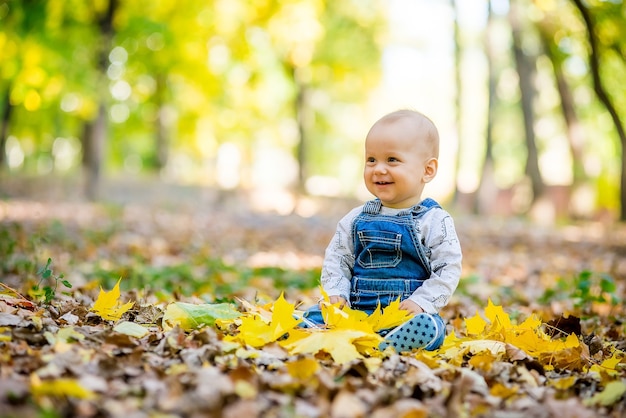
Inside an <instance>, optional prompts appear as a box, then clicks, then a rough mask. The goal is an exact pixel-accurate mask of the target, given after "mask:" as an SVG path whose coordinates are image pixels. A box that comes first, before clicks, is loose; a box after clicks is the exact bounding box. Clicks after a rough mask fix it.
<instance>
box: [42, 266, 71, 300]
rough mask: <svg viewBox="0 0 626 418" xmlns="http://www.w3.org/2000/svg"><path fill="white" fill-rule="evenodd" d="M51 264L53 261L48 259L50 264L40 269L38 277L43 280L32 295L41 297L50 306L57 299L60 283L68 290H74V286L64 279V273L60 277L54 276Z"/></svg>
mask: <svg viewBox="0 0 626 418" xmlns="http://www.w3.org/2000/svg"><path fill="white" fill-rule="evenodd" d="M51 264H52V259H51V258H48V262H47V263H46V265H45V266H43V267H42V268H41V269H39V271H37V275H38V276H40V277H41V279H40V280H39V282H38V283H37V284H36V285H35V286H33V289H32V290H33V291H32V295H34V296H39V297H41V298H42V299H43V302H44V303H45V304H50V302H52V300H53V299H54V298H55V296H56V291H57V288H58V286H59V283H61V284H62V285H63V286H65V287H67V288H68V289H71V288H72V284H71V283H70V282H69V281H68V280H66V279H64V277H65V276H64V275H63V273H61V274H58V275H57V274H54V272H53V271H52V269H51V268H50V266H51ZM45 283H51V284H45ZM42 284H43V287H42Z"/></svg>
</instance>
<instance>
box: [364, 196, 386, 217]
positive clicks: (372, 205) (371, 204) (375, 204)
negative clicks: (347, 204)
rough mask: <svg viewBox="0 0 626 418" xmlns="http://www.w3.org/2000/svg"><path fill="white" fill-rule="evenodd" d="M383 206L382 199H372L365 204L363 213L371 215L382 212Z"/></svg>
mask: <svg viewBox="0 0 626 418" xmlns="http://www.w3.org/2000/svg"><path fill="white" fill-rule="evenodd" d="M382 207H383V204H382V203H380V199H374V200H370V201H368V202H365V204H364V205H363V213H368V214H370V215H376V214H379V213H380V209H381V208H382Z"/></svg>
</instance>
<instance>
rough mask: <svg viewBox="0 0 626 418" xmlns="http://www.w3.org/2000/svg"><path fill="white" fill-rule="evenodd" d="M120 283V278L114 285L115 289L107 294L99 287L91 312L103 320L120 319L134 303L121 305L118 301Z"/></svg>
mask: <svg viewBox="0 0 626 418" xmlns="http://www.w3.org/2000/svg"><path fill="white" fill-rule="evenodd" d="M120 281H122V278H121V277H120V279H119V280H118V281H117V283H116V284H115V287H113V289H112V290H111V291H109V292H106V291H105V290H103V289H102V286H100V293H99V294H98V298H97V299H96V302H95V303H94V304H93V307H92V308H91V310H92V311H93V312H95V313H96V314H98V315H99V316H100V317H101V318H103V319H107V320H111V321H117V320H118V319H120V318H121V317H122V315H123V314H124V312H126V311H128V310H129V309H130V308H132V307H133V304H134V302H132V301H131V302H127V303H125V304H123V305H122V304H121V302H120V300H119V299H120Z"/></svg>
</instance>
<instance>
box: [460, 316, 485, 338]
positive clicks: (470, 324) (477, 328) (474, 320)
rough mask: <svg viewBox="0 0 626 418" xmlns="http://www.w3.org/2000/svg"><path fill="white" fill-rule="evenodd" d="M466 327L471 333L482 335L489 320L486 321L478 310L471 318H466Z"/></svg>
mask: <svg viewBox="0 0 626 418" xmlns="http://www.w3.org/2000/svg"><path fill="white" fill-rule="evenodd" d="M464 322H465V329H466V330H467V333H468V334H469V335H480V334H482V333H483V331H485V328H486V327H487V321H485V320H484V319H483V318H482V317H481V316H480V315H479V314H478V312H476V315H474V316H473V317H471V318H467V319H465V321H464Z"/></svg>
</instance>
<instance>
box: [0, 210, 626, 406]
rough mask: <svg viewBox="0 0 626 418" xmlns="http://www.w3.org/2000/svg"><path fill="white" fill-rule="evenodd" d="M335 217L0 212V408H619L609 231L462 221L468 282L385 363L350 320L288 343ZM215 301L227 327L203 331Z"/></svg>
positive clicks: (616, 280)
mask: <svg viewBox="0 0 626 418" xmlns="http://www.w3.org/2000/svg"><path fill="white" fill-rule="evenodd" d="M304 203H306V202H304ZM309 204H313V203H310V202H309ZM347 205H349V204H340V203H339V202H333V203H332V204H330V203H328V202H326V203H324V204H323V207H324V208H325V209H326V211H327V213H326V214H325V216H323V217H322V216H314V217H309V218H303V217H300V216H297V215H288V216H277V215H268V214H262V213H254V212H252V211H250V210H248V209H246V206H245V205H242V204H240V202H239V204H237V205H233V206H229V207H221V208H220V207H215V206H210V207H209V206H207V205H196V206H173V205H169V206H164V205H160V206H146V205H132V204H128V205H124V206H118V205H91V204H85V203H76V202H74V203H62V202H45V203H44V202H34V201H28V200H7V201H3V202H0V281H1V283H2V286H0V287H1V289H0V367H1V369H0V415H1V416H6V417H30V416H60V417H61V416H72V417H74V416H80V417H83V416H84V417H100V416H106V417H109V416H111V417H117V416H125V417H170V416H172V417H174V416H188V417H200V416H216V417H241V416H245V417H254V416H264V417H265V416H267V417H326V416H330V417H365V416H372V417H388V416H397V417H426V416H433V417H474V416H476V417H480V416H494V417H507V418H508V417H531V416H532V417H552V416H559V417H565V416H567V417H622V416H624V415H625V414H626V400H625V399H626V398H625V392H626V358H625V356H624V352H625V351H626V343H625V339H626V338H625V335H626V328H625V327H626V325H625V323H624V320H625V318H626V314H625V312H624V305H623V301H624V297H625V295H624V284H625V282H624V279H625V278H626V228H625V227H624V226H623V225H602V224H597V223H585V224H577V225H564V226H560V227H553V228H548V227H539V226H536V225H532V224H529V223H526V222H524V221H520V220H506V221H504V220H493V219H490V220H486V219H477V218H472V217H468V216H460V215H459V216H457V217H456V224H457V229H458V232H459V235H460V238H461V240H462V246H463V250H464V272H463V278H462V282H461V285H460V287H459V289H458V291H457V293H456V294H455V297H454V300H453V301H452V303H451V304H450V305H449V306H448V307H447V309H446V310H445V311H444V312H442V316H443V317H444V318H445V320H446V321H447V323H448V331H449V337H448V339H447V340H446V343H445V344H444V347H442V349H440V350H438V351H436V352H433V353H427V352H424V351H422V350H417V351H415V352H413V353H401V354H397V353H394V352H393V351H385V352H383V353H381V352H379V351H378V350H376V349H371V347H370V346H375V342H371V341H370V340H368V338H369V339H371V338H372V337H371V336H370V334H369V333H368V332H367V330H366V331H363V329H364V328H362V325H355V324H349V325H346V324H344V325H345V326H344V325H337V326H336V327H335V328H334V329H333V330H330V331H321V333H325V334H320V335H321V336H320V337H319V338H317V343H318V346H314V345H312V344H309V343H307V344H304V343H299V344H295V343H293V341H291V343H292V344H289V343H288V342H289V338H294V335H297V333H298V332H299V331H300V330H298V329H297V328H290V327H291V326H292V325H293V324H292V323H290V322H289V321H286V320H285V315H284V314H282V317H281V318H279V314H280V312H283V313H284V312H290V311H289V310H290V309H293V308H296V309H298V308H302V307H306V306H308V305H310V304H312V303H315V301H317V300H318V298H319V297H320V292H319V290H318V289H317V287H316V286H317V279H318V275H319V266H320V264H321V261H322V255H323V251H324V248H325V246H326V243H327V242H328V240H329V238H330V237H331V235H332V234H333V232H334V225H335V222H336V221H337V219H339V216H341V214H342V213H343V212H344V211H345V210H346V209H347V208H348V206H347ZM48 260H50V263H49V264H48ZM120 278H121V280H120ZM118 280H119V288H116V283H118ZM66 285H71V288H69V287H67V286H66ZM115 289H120V292H119V294H117V293H116V292H115ZM281 293H283V294H284V299H283V298H281V297H280V295H281ZM100 298H101V299H100ZM107 298H108V299H107ZM97 301H99V302H98V305H97V306H96V307H95V309H94V305H96V302H97ZM128 302H133V303H132V306H131V305H126V307H124V304H127V303H128ZM102 303H104V305H102ZM111 304H113V305H111ZM185 304H192V305H185ZM109 305H110V307H112V308H113V311H110V312H109V313H110V314H111V315H113V316H111V317H109V316H107V314H103V312H104V311H103V310H102V306H105V308H106V307H107V306H109ZM177 305H180V306H200V307H206V308H207V309H209V311H205V312H204V314H206V316H205V317H202V316H201V315H203V314H202V313H195V314H189V313H187V318H190V317H194V315H200V317H202V318H203V319H202V321H200V322H207V323H209V324H208V325H206V324H205V325H204V326H203V325H202V324H197V323H196V324H195V325H194V324H191V325H190V324H189V323H184V321H182V320H181V315H180V312H179V311H175V310H173V309H174V307H176V306H177ZM224 306H232V307H233V308H234V310H235V312H236V315H235V318H234V319H233V318H231V319H217V320H216V321H213V320H212V319H211V318H215V317H220V316H221V314H222V313H223V312H222V309H221V307H224ZM126 309H127V310H126ZM176 312H178V313H179V315H178V316H177V315H176ZM207 312H208V313H207ZM215 312H217V314H216V313H215ZM231 313H232V312H231ZM117 314H119V315H121V316H120V317H119V318H120V319H115V318H117V316H116V315H117ZM166 314H167V315H169V316H170V317H166V321H164V315H166ZM184 316H185V315H184V314H183V315H182V317H184ZM226 316H228V315H226ZM171 317H173V318H174V320H167V319H168V318H171ZM105 318H109V319H105ZM111 318H113V319H111ZM196 318H198V316H196ZM207 318H208V319H207ZM177 321H178V322H177ZM251 321H252V322H251ZM253 321H256V322H253ZM259 327H266V328H259ZM359 327H361V328H359ZM354 328H359V329H361V331H363V332H364V333H365V334H359V336H355V334H350V333H349V332H348V331H346V330H349V329H354ZM250 330H252V332H250ZM281 331H287V332H286V334H287V335H285V336H283V335H281V334H283V333H282V332H281ZM311 332H319V331H311ZM332 332H335V334H332ZM348 334H349V335H348ZM251 335H253V336H262V337H259V338H252V337H251ZM331 335H332V337H330V338H327V337H328V336H331ZM316 337H317V335H316ZM367 341H370V343H368V342H367ZM339 343H346V344H348V345H349V347H348V348H349V350H347V351H341V350H339V351H337V350H338V349H337V346H338V345H339ZM368 344H369V345H368ZM295 347H297V348H295ZM340 348H341V346H340ZM334 350H335V351H334ZM340 351H341V352H350V353H352V354H351V355H352V357H350V356H340V355H339V354H337V353H339V352H340ZM354 353H356V355H354ZM337 356H339V357H337Z"/></svg>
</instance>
